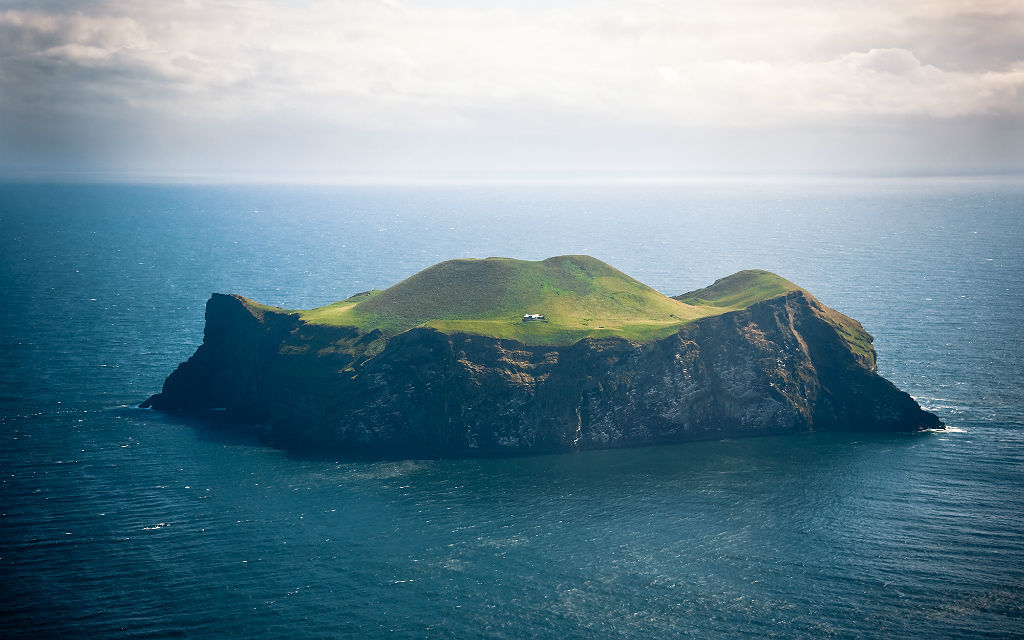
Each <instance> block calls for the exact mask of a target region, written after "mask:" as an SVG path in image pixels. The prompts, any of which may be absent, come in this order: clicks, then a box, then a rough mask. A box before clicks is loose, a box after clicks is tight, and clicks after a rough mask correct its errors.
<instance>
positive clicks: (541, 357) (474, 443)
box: [142, 290, 941, 458]
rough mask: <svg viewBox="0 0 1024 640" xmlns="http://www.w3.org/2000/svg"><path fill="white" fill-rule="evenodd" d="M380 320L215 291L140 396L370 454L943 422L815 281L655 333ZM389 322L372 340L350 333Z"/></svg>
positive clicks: (274, 435)
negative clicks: (394, 327)
mask: <svg viewBox="0 0 1024 640" xmlns="http://www.w3.org/2000/svg"><path fill="white" fill-rule="evenodd" d="M843 332H851V333H850V334H844V333H843ZM379 334H380V331H379V330H376V329H375V330H373V331H369V332H362V331H359V330H357V329H356V328H354V327H348V326H337V327H335V326H323V325H310V324H306V323H305V322H303V321H302V320H301V319H300V318H299V314H297V313H288V312H284V311H281V312H275V311H270V310H267V309H265V308H263V307H259V306H255V305H253V304H252V303H251V301H249V300H247V299H245V298H242V297H241V296H230V295H222V294H214V295H213V297H211V298H210V300H209V302H207V305H206V326H205V329H204V340H203V344H202V346H200V348H199V349H198V350H197V351H196V353H195V354H194V355H193V356H192V357H191V358H189V360H188V361H186V362H184V363H182V364H181V365H180V366H179V367H178V368H177V369H176V370H175V371H174V372H173V373H172V374H171V375H170V376H169V377H168V379H167V381H165V383H164V385H163V391H162V392H161V393H159V394H157V395H155V396H153V397H152V398H150V399H148V400H147V401H146V402H145V403H143V405H142V406H143V407H144V408H150V407H152V408H156V409H164V410H169V411H179V412H185V413H189V414H191V415H195V416H198V417H207V418H209V417H210V414H211V412H218V413H216V414H215V415H216V416H217V419H218V421H220V420H221V419H222V418H229V419H233V420H235V421H241V422H248V423H254V428H255V430H256V432H257V433H260V434H261V435H263V436H264V437H265V438H266V439H267V440H269V441H271V442H273V443H274V444H277V445H281V446H285V447H303V448H314V447H315V448H321V449H332V450H335V451H336V452H337V453H338V454H340V455H350V456H351V455H361V456H373V457H379V456H384V457H395V456H399V457H401V456H405V457H420V458H423V457H438V456H440V457H451V456H474V455H476V456H479V455H503V454H504V455H508V454H524V453H553V452H567V451H582V450H586V449H601V448H621V447H629V446H643V445H652V444H665V443H676V442H685V441H690V440H708V439H713V438H724V437H737V436H754V435H773V434H781V433H796V432H800V431H860V432H901V431H902V432H907V431H919V430H923V429H928V428H937V427H940V426H941V422H940V421H939V420H938V418H937V417H936V416H935V415H934V414H931V413H928V412H925V411H922V410H921V408H920V407H919V406H918V404H917V403H916V402H915V401H914V400H913V399H912V398H911V397H910V396H909V395H907V394H906V393H904V392H902V391H900V390H898V389H897V388H896V387H894V386H893V385H892V383H890V382H889V381H887V380H885V379H884V378H882V377H881V376H879V375H878V374H877V373H876V364H875V353H874V350H873V349H872V348H871V346H870V342H871V337H870V336H869V335H868V334H867V333H865V332H864V331H863V328H862V327H861V326H860V325H859V323H857V322H856V321H854V320H852V319H850V318H847V317H845V316H842V315H841V314H837V313H836V312H835V311H834V310H831V309H828V308H827V307H824V306H823V305H822V304H821V303H820V302H818V301H817V300H816V299H815V298H814V297H813V296H812V295H810V294H809V293H807V292H806V291H803V290H797V291H793V292H790V293H788V294H784V295H780V296H777V297H775V298H771V299H768V300H765V301H762V302H758V303H756V304H753V305H751V306H749V307H748V308H746V309H742V310H737V311H731V312H728V313H725V314H722V315H718V316H712V317H707V318H702V319H699V320H696V321H694V322H692V323H691V324H688V325H684V326H683V327H682V328H680V329H679V330H678V331H677V332H676V333H674V334H672V335H670V336H667V337H665V338H661V339H657V340H653V341H650V342H646V343H638V342H633V341H629V340H626V339H624V338H619V337H612V338H598V339H592V338H585V339H582V340H579V341H577V342H575V343H573V344H569V345H565V346H556V345H538V346H528V345H526V344H523V343H522V342H519V341H516V340H509V339H500V338H497V337H490V336H485V335H478V334H468V333H453V334H448V333H444V332H441V331H438V330H436V329H433V328H430V327H421V328H414V329H410V330H408V331H405V332H404V333H400V334H398V335H396V336H394V337H392V338H391V339H390V340H386V341H385V340H384V339H383V338H379V337H378V336H379ZM378 340H379V341H381V342H384V343H385V344H384V345H383V346H381V347H380V348H379V352H377V353H374V354H372V355H363V356H359V355H358V354H357V352H354V351H353V346H355V347H359V346H360V345H364V344H366V343H367V342H368V341H378ZM220 412H223V413H220Z"/></svg>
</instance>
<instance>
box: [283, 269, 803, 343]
mask: <svg viewBox="0 0 1024 640" xmlns="http://www.w3.org/2000/svg"><path fill="white" fill-rule="evenodd" d="M797 288H798V287H796V285H794V284H792V283H791V282H789V281H787V280H785V279H783V278H780V277H779V276H776V275H774V274H771V273H769V272H767V271H743V272H740V273H738V274H736V275H734V276H730V277H729V278H724V279H723V280H719V281H718V282H716V283H715V284H714V285H712V286H711V287H707V288H706V289H701V290H698V291H693V292H690V293H688V294H684V295H683V296H679V297H677V298H670V297H668V296H665V295H664V294H661V293H659V292H657V291H655V290H654V289H652V288H650V287H648V286H647V285H645V284H643V283H641V282H639V281H637V280H635V279H633V278H631V277H629V276H627V275H626V274H624V273H622V272H621V271H618V270H617V269H614V268H613V267H611V266H609V265H607V264H605V263H604V262H601V261H600V260H597V259H595V258H591V257H589V256H576V255H573V256H557V257H554V258H548V259H547V260H541V261H527V260H514V259H510V258H487V259H484V260H474V259H460V260H448V261H446V262H441V263H439V264H436V265H434V266H432V267H429V268H427V269H424V270H423V271H421V272H419V273H417V274H415V275H413V276H411V277H410V278H407V279H405V280H403V281H402V282H399V283H398V284H396V285H394V286H393V287H390V288H389V289H387V290H384V291H368V292H365V293H361V294H357V295H355V296H352V297H350V298H347V299H345V300H342V301H339V302H336V303H334V304H330V305H327V306H325V307H320V308H318V309H312V310H309V311H299V312H298V313H299V314H300V316H301V318H302V319H303V320H304V321H305V322H307V323H309V324H321V325H334V326H353V327H356V328H358V329H361V330H363V331H370V330H372V329H380V330H381V331H383V332H384V333H385V334H386V335H394V334H397V333H401V332H402V331H406V330H408V329H411V328H413V327H420V326H427V327H433V328H436V329H438V330H440V331H443V332H446V333H459V332H463V333H474V334H482V335H488V336H494V337H498V338H510V339H514V340H518V341H520V342H523V343H526V344H551V345H566V344H572V343H574V342H576V341H578V340H580V339H582V338H586V337H610V336H618V337H623V338H626V339H629V340H634V341H637V342H647V341H650V340H655V339H657V338H660V337H664V336H667V335H669V334H671V333H673V332H674V331H676V330H677V329H678V328H679V326H680V325H683V324H686V323H688V322H691V321H693V320H696V319H698V318H702V317H706V316H711V315H718V314H721V313H725V312H726V311H731V310H733V309H738V308H744V307H746V306H749V305H751V304H754V303H755V302H760V301H761V300H767V299H769V298H773V297H776V296H778V295H782V294H785V293H787V292H789V291H793V290H796V289H797ZM526 313H539V314H543V315H544V316H545V318H546V320H545V321H542V322H523V321H522V317H523V314H526Z"/></svg>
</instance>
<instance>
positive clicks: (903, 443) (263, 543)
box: [0, 178, 1024, 640]
mask: <svg viewBox="0 0 1024 640" xmlns="http://www.w3.org/2000/svg"><path fill="white" fill-rule="evenodd" d="M562 254H589V255H592V256H594V257H597V258H599V259H601V260H604V261H605V262H608V263H610V264H611V265H613V266H615V267H617V268H619V269H620V270H622V271H624V272H626V273H627V274H629V275H631V276H633V277H635V278H637V279H639V280H641V281H643V282H645V283H647V284H649V285H651V286H653V287H654V288H656V289H658V290H659V291H662V292H664V293H666V294H669V295H676V294H679V293H683V292H686V291H689V290H693V289H696V288H700V287H703V286H706V285H708V284H710V283H712V282H713V281H714V280H715V279H717V278H721V277H724V276H726V275H729V274H731V273H734V272H736V271H738V270H741V269H748V268H760V269H768V270H771V271H774V272H776V273H778V274H780V275H782V276H784V277H786V278H788V279H790V280H792V281H794V282H796V283H797V284H799V285H801V286H803V287H805V288H807V289H808V290H810V291H811V292H812V293H814V294H815V295H816V296H817V297H818V299H820V300H821V301H822V302H824V303H825V304H827V305H829V306H831V307H834V308H835V309H838V310H840V311H842V312H843V313H845V314H847V315H849V316H851V317H854V318H856V319H858V320H860V321H861V323H862V324H863V325H864V327H865V328H866V329H867V330H868V332H870V333H871V334H872V335H874V337H875V342H874V345H875V348H876V350H877V352H878V361H879V371H880V373H881V374H882V375H884V376H886V377H887V378H889V379H890V380H892V381H893V382H894V383H895V384H896V385H897V386H899V387H900V388H902V389H904V390H906V391H907V392H908V393H910V394H911V395H912V396H914V397H915V398H916V399H917V400H918V402H920V403H921V404H922V405H923V406H924V407H925V408H927V409H928V410H930V411H933V412H935V413H936V414H938V415H939V416H940V417H941V419H942V420H943V421H944V422H945V423H946V424H947V425H948V426H949V427H948V429H946V430H944V431H933V432H924V433H917V434H911V435H907V434H900V435H868V434H861V433H856V432H855V431H853V432H850V433H841V434H824V433H808V434H800V435H791V436H780V437H763V438H750V439H733V440H722V441H717V442H701V443H691V444H685V445H678V446H659V447H648V448H637V449H626V450H608V451H587V452H580V453H570V454H563V455H544V456H533V457H515V458H508V459H461V460H429V459H424V460H400V461H395V460H390V461H365V460H362V461H360V460H352V459H347V458H345V456H344V455H343V454H339V453H336V452H326V451H325V452H308V451H307V452H302V453H296V452H289V451H285V450H279V449H275V448H272V447H269V446H266V445H264V444H263V443H261V442H260V441H259V440H258V438H256V437H254V436H252V435H250V432H249V431H247V430H245V429H240V428H235V427H225V426H223V425H221V426H214V425H210V424H205V423H201V422H197V421H194V420H191V419H187V418H183V417H179V416H173V415H165V414H161V413H158V412H154V411H148V410H143V409H138V408H136V407H137V405H138V404H139V403H140V402H142V401H143V400H145V399H146V398H147V397H148V396H149V395H150V394H153V393H155V392H157V391H159V390H160V387H161V384H162V382H163V380H164V378H165V377H166V376H167V374H169V373H170V372H171V371H172V370H173V369H174V368H175V367H176V366H177V365H178V363H179V362H181V361H183V360H185V359H186V358H188V357H189V356H190V355H191V354H192V352H193V351H194V350H195V349H196V347H197V346H198V345H199V344H200V343H201V341H202V335H203V322H204V320H203V312H204V305H205V302H206V300H207V299H208V297H209V296H210V294H211V293H213V292H224V293H240V294H243V295H246V296H248V297H251V298H253V299H255V300H257V301H259V302H263V303H267V304H272V305H280V306H283V307H289V308H312V307H316V306H320V305H324V304H327V303H330V302H333V301H336V300H339V299H342V298H345V297H347V296H349V295H351V294H354V293H356V292H360V291H365V290H367V289H373V288H384V287H387V286H389V285H391V284H394V283H396V282H399V281H400V280H402V279H403V278H406V277H408V276H410V275H412V274H414V273H416V272H417V271H418V270H420V269H423V268H425V267H428V266H430V265H432V264H434V263H436V262H439V261H441V260H445V259H449V258H461V257H478V258H482V257H488V256H508V257H515V258H524V259H542V258H546V257H549V256H554V255H562ZM1022 326H1024V182H1022V181H1021V180H1019V179H1016V180H1015V179H1010V178H963V179H960V178H957V179H951V178H945V179H939V178H909V179H835V180H832V179H822V180H795V179H794V180H784V181H767V180H761V181H758V180H742V179H736V180H706V181H683V182H672V183H668V182H664V183H660V182H650V183H626V182H622V183H606V184H597V183H583V182H580V183H566V184H527V183H501V184H499V183H494V184H480V183H476V184H474V183H447V184H418V185H409V184H406V185H401V184H376V185H364V186H354V185H340V186H338V185H335V186H310V185H246V184H235V185H224V184H199V185H193V184H84V183H76V184H56V183H33V184H28V183H24V184H23V183H4V184H0V442H2V445H0V635H2V636H3V637H6V638H50V637H61V638H174V637H186V638H222V637H225V636H232V637H259V638H288V639H290V640H295V639H300V638H360V639H375V638H452V639H463V638H481V639H491V638H493V639H516V640H518V639H525V638H537V639H546V638H551V639H558V640H568V639H574V638H600V639H616V638H683V637H692V638H738V637H751V638H773V637H774V638H1021V637H1024V366H1022V365H1024V329H1022ZM850 426H851V428H852V429H855V428H856V425H850Z"/></svg>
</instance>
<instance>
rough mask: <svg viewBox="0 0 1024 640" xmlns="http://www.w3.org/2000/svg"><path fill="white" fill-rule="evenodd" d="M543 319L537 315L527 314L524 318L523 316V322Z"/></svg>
mask: <svg viewBox="0 0 1024 640" xmlns="http://www.w3.org/2000/svg"><path fill="white" fill-rule="evenodd" d="M543 319H544V316H542V315H540V314H539V313H528V314H526V315H525V316H523V322H533V321H535V320H543Z"/></svg>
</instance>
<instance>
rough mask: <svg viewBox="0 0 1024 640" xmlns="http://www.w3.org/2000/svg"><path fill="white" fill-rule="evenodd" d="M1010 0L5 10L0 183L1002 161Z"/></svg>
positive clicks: (886, 168) (1012, 92)
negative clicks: (902, 3) (976, 0)
mask: <svg viewBox="0 0 1024 640" xmlns="http://www.w3.org/2000/svg"><path fill="white" fill-rule="evenodd" d="M1021 32H1024V6H1022V5H1020V4H1019V3H1017V2H1011V1H1002V0H988V1H983V2H957V1H954V0H934V1H931V2H926V3H914V4H913V5H911V6H903V5H898V6H892V5H890V4H889V3H884V2H880V1H873V0H872V1H867V2H852V1H851V2H846V1H841V2H835V3H829V5H828V6H827V7H823V6H820V5H819V4H817V3H813V2H810V1H795V0H794V1H785V2H776V3H773V4H771V5H765V4H763V3H755V2H750V1H746V0H730V1H728V2H723V3H718V4H715V5H714V6H705V5H702V4H699V3H689V2H686V3H660V2H648V1H641V2H625V3H584V2H573V1H562V2H553V3H536V2H519V3H501V2H486V1H468V0H467V1H462V2H458V1H451V2H443V1H431V0H421V1H414V0H382V1H371V0H354V1H350V2H344V3H323V2H307V1H302V0H297V1H294V2H286V3H275V2H270V1H268V0H208V1H207V0H187V1H185V0H183V1H180V2H160V3H147V2H144V1H142V0H105V1H98V2H85V1H81V2H79V1H71V2H48V1H43V2H25V1H21V0H15V1H11V2H5V3H3V5H2V8H0V179H5V180H17V179H72V180H96V181H109V180H131V181H145V180H153V181H162V180H168V181H199V182H202V181H219V182H235V181H237V182H264V181H266V182H312V183H337V182H343V183H344V182H357V183H388V182H435V181H440V182H445V181H469V182H473V181H482V182H491V181H511V182H516V181H528V182H533V181H541V182H544V181H555V182H559V181H563V182H564V181H568V182H574V181H583V182H587V181H613V182H614V181H637V180H640V181H643V180H650V181H655V182H657V181H678V180H687V179H721V178H723V177H724V178H737V177H740V178H759V177H773V176H780V177H785V178H791V177H796V176H815V177H843V176H850V177H904V176H979V175H980V176H987V175H995V176H1006V175H1012V176H1018V175H1021V174H1024V153H1022V150H1024V40H1021V38H1020V37H1019V34H1020V33H1021Z"/></svg>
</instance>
